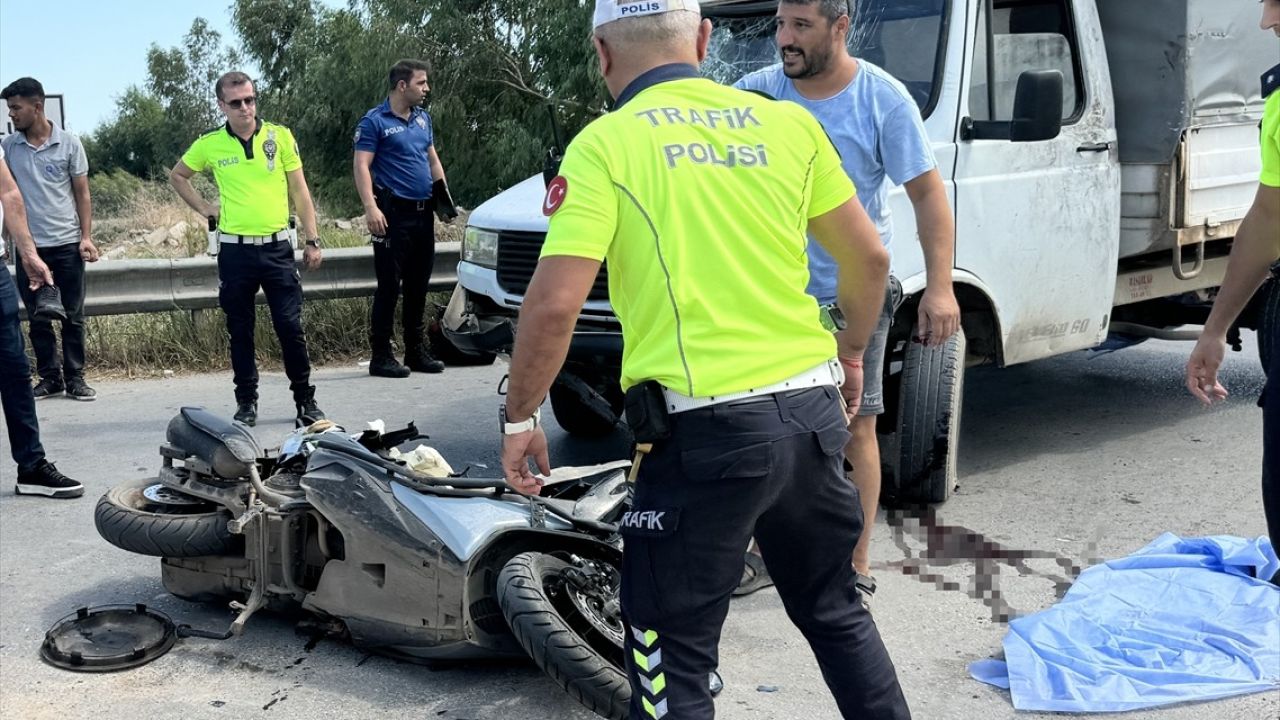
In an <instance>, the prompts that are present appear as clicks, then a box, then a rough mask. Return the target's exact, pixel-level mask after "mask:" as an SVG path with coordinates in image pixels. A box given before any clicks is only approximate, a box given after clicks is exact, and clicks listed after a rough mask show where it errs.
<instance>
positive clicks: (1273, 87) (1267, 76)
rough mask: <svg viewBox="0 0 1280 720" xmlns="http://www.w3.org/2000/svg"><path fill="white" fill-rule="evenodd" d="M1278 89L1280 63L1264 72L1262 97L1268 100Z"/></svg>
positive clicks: (1279, 84)
mask: <svg viewBox="0 0 1280 720" xmlns="http://www.w3.org/2000/svg"><path fill="white" fill-rule="evenodd" d="M1277 90H1280V65H1276V66H1275V67H1273V68H1271V69H1270V70H1268V71H1266V72H1265V73H1263V74H1262V99H1263V100H1266V99H1267V98H1268V97H1270V96H1271V93H1273V92H1275V91H1277Z"/></svg>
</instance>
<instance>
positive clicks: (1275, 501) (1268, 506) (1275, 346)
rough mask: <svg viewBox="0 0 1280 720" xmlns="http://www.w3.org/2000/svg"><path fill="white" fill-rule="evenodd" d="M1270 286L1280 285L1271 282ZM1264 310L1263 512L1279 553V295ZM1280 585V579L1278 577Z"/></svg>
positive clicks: (1276, 293) (1271, 297)
mask: <svg viewBox="0 0 1280 720" xmlns="http://www.w3.org/2000/svg"><path fill="white" fill-rule="evenodd" d="M1271 282H1280V280H1272V281H1271ZM1268 302H1269V303H1270V305H1271V307H1268V308H1263V310H1262V322H1263V323H1265V324H1266V327H1265V328H1259V329H1260V330H1261V332H1260V333H1259V338H1265V339H1267V341H1268V342H1270V343H1271V347H1270V353H1269V355H1270V361H1271V366H1270V367H1267V368H1264V370H1265V371H1266V373H1267V385H1266V388H1265V389H1264V390H1263V391H1262V401H1261V403H1260V404H1261V405H1262V509H1263V511H1264V512H1265V513H1266V516H1267V534H1268V535H1270V536H1271V546H1272V547H1274V548H1275V549H1276V552H1278V553H1280V292H1275V291H1274V290H1273V291H1272V292H1271V294H1270V297H1269V300H1268ZM1277 580H1278V581H1280V575H1278V576H1277Z"/></svg>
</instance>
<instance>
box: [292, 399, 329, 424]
mask: <svg viewBox="0 0 1280 720" xmlns="http://www.w3.org/2000/svg"><path fill="white" fill-rule="evenodd" d="M324 419H325V416H324V411H323V410H321V409H320V406H319V405H317V404H316V400H315V398H311V399H310V400H306V401H303V402H300V403H298V425H299V426H300V427H308V426H310V425H313V424H315V423H317V422H319V421H321V420H324Z"/></svg>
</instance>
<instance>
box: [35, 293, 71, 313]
mask: <svg viewBox="0 0 1280 720" xmlns="http://www.w3.org/2000/svg"><path fill="white" fill-rule="evenodd" d="M35 305H36V310H35V313H34V315H35V316H36V317H38V318H43V319H45V320H66V319H67V309H66V307H64V306H63V304H62V291H61V290H59V289H58V287H57V286H56V285H44V286H42V287H41V288H40V289H39V290H36V302H35Z"/></svg>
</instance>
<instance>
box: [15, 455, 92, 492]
mask: <svg viewBox="0 0 1280 720" xmlns="http://www.w3.org/2000/svg"><path fill="white" fill-rule="evenodd" d="M13 491H14V492H15V493H17V494H18V495H44V496H45V497H51V498H64V499H65V498H77V497H80V496H81V495H83V494H84V486H83V485H81V484H80V483H78V482H76V481H75V480H72V479H71V478H69V477H67V476H66V475H63V474H62V473H60V472H58V468H56V467H54V466H53V463H51V462H49V461H48V460H41V461H40V464H39V465H37V466H36V468H35V469H34V470H30V471H28V472H19V473H18V484H17V485H15V486H14V487H13Z"/></svg>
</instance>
